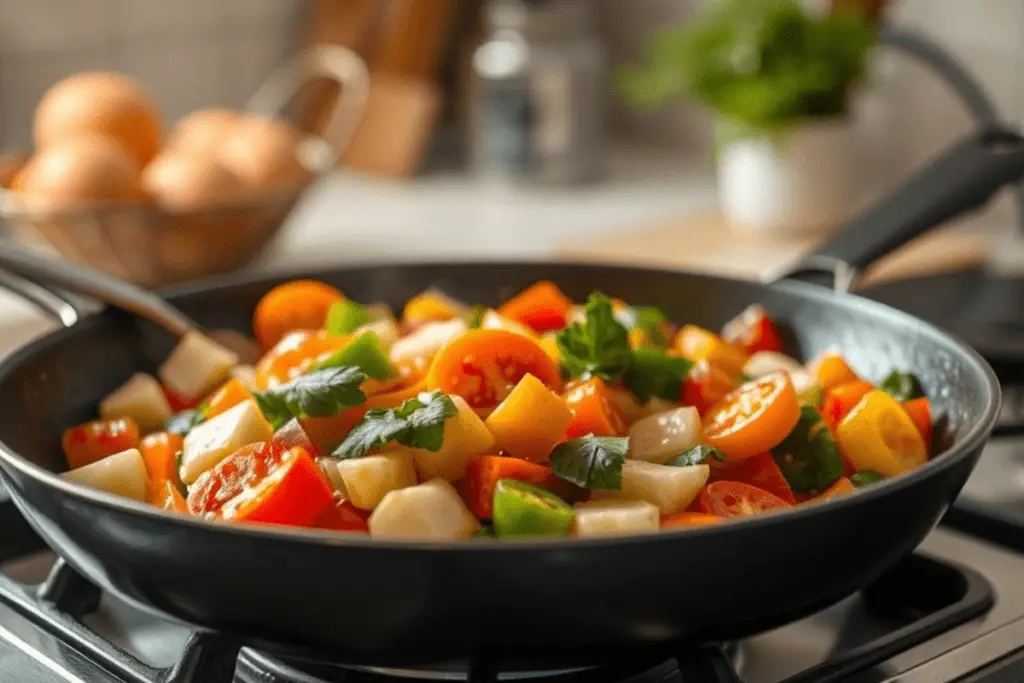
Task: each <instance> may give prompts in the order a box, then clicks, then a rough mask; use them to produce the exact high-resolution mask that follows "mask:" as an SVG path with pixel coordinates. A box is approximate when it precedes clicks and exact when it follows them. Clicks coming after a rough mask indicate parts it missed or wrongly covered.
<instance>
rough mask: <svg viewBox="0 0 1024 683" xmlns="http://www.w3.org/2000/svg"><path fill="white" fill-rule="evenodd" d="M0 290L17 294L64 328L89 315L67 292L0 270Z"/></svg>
mask: <svg viewBox="0 0 1024 683" xmlns="http://www.w3.org/2000/svg"><path fill="white" fill-rule="evenodd" d="M0 289H6V290H8V291H9V292H11V293H13V294H17V295H18V296H20V297H21V298H22V299H24V300H26V301H28V302H29V303H31V304H33V305H35V307H36V308H38V309H39V310H40V311H41V312H43V313H45V314H46V315H47V316H48V317H49V318H51V319H52V320H53V321H54V322H56V323H58V324H60V325H63V326H64V327H71V326H72V325H74V324H75V323H77V322H78V321H79V320H81V319H82V318H84V317H85V316H86V315H88V314H89V311H88V309H87V308H86V307H85V306H84V305H83V304H82V303H81V302H79V301H76V300H75V299H74V298H73V297H71V296H70V295H69V294H68V293H67V292H64V291H62V290H60V289H58V288H57V287H49V286H45V285H41V284H38V283H36V282H32V281H31V280H27V279H25V278H23V277H20V276H18V275H14V274H13V273H10V272H7V271H3V270H0Z"/></svg>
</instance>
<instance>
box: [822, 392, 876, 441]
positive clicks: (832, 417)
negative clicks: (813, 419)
mask: <svg viewBox="0 0 1024 683" xmlns="http://www.w3.org/2000/svg"><path fill="white" fill-rule="evenodd" d="M872 389H874V387H873V386H871V383H870V382H864V381H862V380H859V379H858V380H854V381H852V382H846V383H845V384H839V385H837V386H834V387H832V388H831V389H828V390H827V391H825V398H824V400H823V401H822V404H821V417H822V418H823V419H824V420H825V424H827V425H828V426H829V429H831V430H832V432H833V433H834V432H835V431H836V426H837V425H838V424H839V423H840V422H841V421H842V419H843V418H844V417H846V416H847V415H848V414H849V413H850V411H851V410H853V407H854V406H855V405H857V404H858V403H860V400H861V399H862V398H864V397H865V396H866V395H867V393H868V392H869V391H871V390H872Z"/></svg>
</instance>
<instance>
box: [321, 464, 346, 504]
mask: <svg viewBox="0 0 1024 683" xmlns="http://www.w3.org/2000/svg"><path fill="white" fill-rule="evenodd" d="M316 463H317V464H318V465H320V469H321V470H322V471H323V473H324V474H326V475H327V479H329V480H330V482H331V487H332V488H333V489H334V491H335V492H336V493H338V494H339V495H340V496H341V497H342V498H348V489H347V488H345V479H344V478H342V476H341V471H340V470H339V469H338V464H339V460H338V459H337V458H317V461H316Z"/></svg>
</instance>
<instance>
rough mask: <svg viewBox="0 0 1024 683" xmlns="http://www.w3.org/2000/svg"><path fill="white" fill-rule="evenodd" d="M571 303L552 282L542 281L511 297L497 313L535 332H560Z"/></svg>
mask: <svg viewBox="0 0 1024 683" xmlns="http://www.w3.org/2000/svg"><path fill="white" fill-rule="evenodd" d="M571 308H572V301H570V300H569V297H567V296H566V295H565V294H563V293H562V290H561V289H559V288H558V286H557V285H556V284H554V283H553V282H547V281H542V282H538V283H536V284H534V285H531V286H530V287H527V288H526V289H524V290H523V291H522V292H520V293H519V294H517V295H516V296H514V297H512V298H511V299H509V300H508V301H506V302H505V303H504V304H502V305H501V307H500V308H499V309H498V313H500V314H501V315H503V316H505V317H506V318H511V319H512V320H515V321H517V322H520V323H522V324H524V325H526V326H528V327H531V328H533V329H534V330H535V331H537V332H547V331H549V330H560V329H562V328H563V327H565V325H566V323H567V321H568V319H569V309H571Z"/></svg>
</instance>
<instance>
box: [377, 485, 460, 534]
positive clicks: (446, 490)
mask: <svg viewBox="0 0 1024 683" xmlns="http://www.w3.org/2000/svg"><path fill="white" fill-rule="evenodd" d="M367 523H368V524H369V527H370V535H371V536H373V537H375V538H395V539H407V540H417V539H430V540H450V539H459V538H469V537H470V536H472V535H473V532H475V531H476V530H477V529H479V528H480V522H479V521H477V518H476V517H474V516H473V513H472V512H470V511H469V509H468V508H467V507H466V504H465V503H464V502H462V498H460V497H459V494H458V493H457V492H456V491H455V488H454V487H453V486H452V485H451V484H449V483H448V482H447V481H445V480H443V479H431V480H430V481H428V482H427V483H425V484H420V485H419V486H410V487H408V488H404V489H400V490H398V491H391V492H390V493H388V494H387V495H386V496H384V499H383V500H382V501H381V502H380V505H378V506H377V509H376V510H374V511H373V514H372V515H370V519H369V520H368V522H367Z"/></svg>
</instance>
